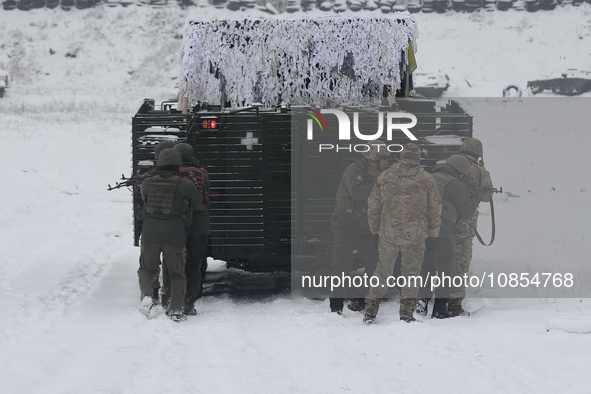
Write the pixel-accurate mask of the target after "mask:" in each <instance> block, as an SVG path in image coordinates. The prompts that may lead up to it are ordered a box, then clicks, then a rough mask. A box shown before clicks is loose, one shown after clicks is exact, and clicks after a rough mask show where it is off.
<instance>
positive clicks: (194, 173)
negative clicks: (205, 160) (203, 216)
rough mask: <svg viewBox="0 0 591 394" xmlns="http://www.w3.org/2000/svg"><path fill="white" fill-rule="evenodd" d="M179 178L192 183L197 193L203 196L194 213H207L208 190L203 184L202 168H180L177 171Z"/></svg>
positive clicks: (203, 172) (203, 173) (203, 174)
mask: <svg viewBox="0 0 591 394" xmlns="http://www.w3.org/2000/svg"><path fill="white" fill-rule="evenodd" d="M179 175H180V176H181V178H185V179H188V180H190V181H191V182H193V184H194V185H195V187H196V188H197V190H198V191H199V193H201V195H202V196H203V203H202V204H201V205H199V206H198V207H197V208H194V211H207V209H208V207H209V189H208V188H207V185H206V184H205V169H204V168H203V167H181V168H180V171H179Z"/></svg>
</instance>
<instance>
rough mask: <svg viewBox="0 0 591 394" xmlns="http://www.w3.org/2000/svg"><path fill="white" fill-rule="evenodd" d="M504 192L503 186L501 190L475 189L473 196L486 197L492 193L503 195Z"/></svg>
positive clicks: (491, 188) (489, 188)
mask: <svg viewBox="0 0 591 394" xmlns="http://www.w3.org/2000/svg"><path fill="white" fill-rule="evenodd" d="M502 192H503V187H502V186H501V188H500V189H497V188H496V187H486V186H484V187H474V188H472V194H474V195H475V196H477V195H480V196H482V195H484V194H492V193H502Z"/></svg>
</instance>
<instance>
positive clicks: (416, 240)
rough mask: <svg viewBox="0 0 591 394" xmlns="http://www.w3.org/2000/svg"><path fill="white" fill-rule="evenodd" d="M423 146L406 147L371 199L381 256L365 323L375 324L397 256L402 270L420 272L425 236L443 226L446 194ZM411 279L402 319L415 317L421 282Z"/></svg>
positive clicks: (404, 290)
mask: <svg viewBox="0 0 591 394" xmlns="http://www.w3.org/2000/svg"><path fill="white" fill-rule="evenodd" d="M420 157H421V150H420V148H419V147H418V146H417V145H416V144H413V143H410V144H407V145H405V146H404V149H403V151H402V153H401V155H400V162H398V163H396V164H395V165H393V166H392V167H391V168H390V169H388V170H386V171H384V172H383V173H382V174H381V175H380V176H379V177H378V179H377V181H376V184H375V185H374V188H373V190H372V192H371V195H370V196H369V199H368V221H369V228H370V230H371V232H372V233H373V234H379V237H380V240H379V261H378V266H377V268H376V270H375V272H374V274H373V275H374V276H376V277H377V278H378V279H379V284H378V285H377V286H376V287H371V289H370V291H369V294H368V296H367V297H366V298H365V304H366V306H365V317H364V319H363V321H364V322H366V323H368V324H371V323H373V322H374V320H375V317H376V315H377V313H378V309H379V305H380V302H381V300H382V298H383V297H384V295H385V294H386V292H387V291H388V286H387V278H388V277H389V276H391V275H393V272H394V265H395V263H396V258H397V257H398V255H399V254H400V255H401V275H402V276H404V277H407V278H409V277H410V276H415V277H418V276H420V273H421V266H422V264H423V256H424V251H425V239H426V238H427V237H437V235H438V234H439V227H440V226H441V199H440V197H439V191H438V190H437V184H436V183H435V180H434V179H433V177H432V176H431V175H430V174H428V173H427V172H426V171H425V170H424V169H423V168H421V166H420V164H419V161H420ZM419 284H420V283H415V282H414V281H412V280H407V284H406V286H404V287H402V290H401V295H400V320H404V321H406V322H412V321H414V320H415V319H414V317H413V312H414V309H415V303H416V300H417V292H418V285H419Z"/></svg>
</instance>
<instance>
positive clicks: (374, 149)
mask: <svg viewBox="0 0 591 394" xmlns="http://www.w3.org/2000/svg"><path fill="white" fill-rule="evenodd" d="M367 145H368V146H369V150H368V151H366V152H363V153H361V156H362V157H363V158H364V159H365V160H370V161H380V160H382V159H385V158H386V157H389V156H390V152H389V151H388V148H387V147H386V144H385V143H384V142H382V141H380V140H373V141H369V142H368V143H367Z"/></svg>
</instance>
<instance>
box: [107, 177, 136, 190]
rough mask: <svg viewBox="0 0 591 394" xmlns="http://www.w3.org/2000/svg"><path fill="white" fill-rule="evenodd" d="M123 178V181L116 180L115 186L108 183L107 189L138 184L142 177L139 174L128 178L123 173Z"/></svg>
mask: <svg viewBox="0 0 591 394" xmlns="http://www.w3.org/2000/svg"><path fill="white" fill-rule="evenodd" d="M121 180H122V181H123V182H115V186H111V184H108V185H107V186H108V188H107V191H111V190H115V189H121V188H122V187H133V186H136V185H137V184H138V182H139V180H140V177H138V176H137V175H132V176H131V177H129V178H126V177H125V175H123V174H121Z"/></svg>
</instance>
